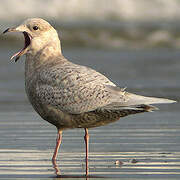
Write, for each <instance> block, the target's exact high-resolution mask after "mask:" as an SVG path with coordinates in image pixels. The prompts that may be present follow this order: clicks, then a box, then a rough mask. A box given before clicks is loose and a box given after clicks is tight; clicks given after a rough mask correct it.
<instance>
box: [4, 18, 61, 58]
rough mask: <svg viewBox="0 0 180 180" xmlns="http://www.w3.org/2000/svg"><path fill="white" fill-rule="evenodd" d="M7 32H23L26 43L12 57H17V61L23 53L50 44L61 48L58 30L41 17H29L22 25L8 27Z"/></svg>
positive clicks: (37, 49)
mask: <svg viewBox="0 0 180 180" xmlns="http://www.w3.org/2000/svg"><path fill="white" fill-rule="evenodd" d="M7 32H22V33H23V35H24V39H25V43H24V47H23V49H21V50H20V51H19V52H17V53H16V54H14V55H13V56H12V57H11V59H13V58H14V57H15V61H17V60H18V59H19V58H20V57H21V56H22V55H24V54H26V53H28V52H30V53H32V52H33V53H36V52H38V51H40V50H42V49H43V48H44V47H45V46H46V45H49V44H54V46H55V47H56V48H57V49H59V50H60V42H59V38H58V34H57V32H56V30H55V29H54V28H53V27H52V26H51V25H50V24H49V23H48V22H47V21H45V20H43V19H41V18H31V19H27V20H26V21H24V22H23V23H22V24H21V25H19V26H17V27H13V28H8V29H6V30H5V31H4V32H3V33H7Z"/></svg>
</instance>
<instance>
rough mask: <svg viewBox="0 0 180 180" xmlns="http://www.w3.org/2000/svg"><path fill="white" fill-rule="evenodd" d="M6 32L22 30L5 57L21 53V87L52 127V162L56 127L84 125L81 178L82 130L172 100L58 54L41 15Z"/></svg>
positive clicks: (58, 47) (52, 31)
mask: <svg viewBox="0 0 180 180" xmlns="http://www.w3.org/2000/svg"><path fill="white" fill-rule="evenodd" d="M7 32H22V33H23V35H24V39H25V45H24V47H23V48H22V49H21V50H20V51H19V52H17V53H16V54H14V55H13V56H12V57H11V59H13V58H15V62H16V61H17V60H18V59H19V58H20V57H21V56H22V55H24V54H25V55H26V60H25V89H26V94H27V97H28V99H29V101H30V103H31V104H32V106H33V108H34V109H35V111H36V112H37V113H38V114H39V115H40V116H41V117H42V118H43V119H44V120H46V121H48V122H49V123H51V124H53V125H54V126H56V128H57V132H58V133H57V141H56V147H55V150H54V154H53V157H52V161H53V162H55V161H56V157H57V154H58V149H59V147H60V144H61V140H62V131H64V130H66V129H74V128H84V130H85V136H84V140H85V145H86V176H88V151H89V150H88V149H89V134H88V129H89V128H93V127H98V126H103V125H107V124H109V123H112V122H115V121H117V120H119V119H120V118H122V117H125V116H127V115H131V114H136V113H142V112H151V111H154V110H157V108H156V107H155V106H152V104H161V103H174V102H175V101H173V100H169V99H164V98H155V97H145V96H141V95H136V94H133V93H129V92H127V91H126V89H123V88H120V87H118V86H116V85H115V84H114V83H113V82H111V81H110V80H109V79H108V78H107V77H105V76H104V75H102V74H101V73H99V72H97V71H95V70H93V69H91V68H89V67H86V66H81V65H78V64H74V63H72V62H70V61H69V60H67V59H66V58H65V57H64V56H63V55H62V52H61V44H60V39H59V37H58V33H57V31H56V30H55V29H54V28H53V27H52V26H51V25H50V24H49V23H48V22H47V21H45V20H43V19H41V18H30V19H27V20H25V21H24V22H23V23H22V24H21V25H19V26H17V27H13V28H8V29H7V30H5V31H4V33H7Z"/></svg>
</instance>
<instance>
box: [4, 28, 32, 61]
mask: <svg viewBox="0 0 180 180" xmlns="http://www.w3.org/2000/svg"><path fill="white" fill-rule="evenodd" d="M20 27H21V26H19V27H17V28H8V29H6V30H5V31H4V32H3V34H5V33H7V32H22V33H23V35H24V47H23V48H22V49H21V50H20V51H18V52H17V53H15V54H14V55H13V56H12V57H11V59H13V58H14V57H15V62H17V60H18V59H19V58H20V57H21V56H22V55H24V54H25V53H26V52H27V50H28V47H29V45H30V44H31V39H32V38H31V36H30V34H29V33H27V32H26V31H23V30H22V29H21V28H20Z"/></svg>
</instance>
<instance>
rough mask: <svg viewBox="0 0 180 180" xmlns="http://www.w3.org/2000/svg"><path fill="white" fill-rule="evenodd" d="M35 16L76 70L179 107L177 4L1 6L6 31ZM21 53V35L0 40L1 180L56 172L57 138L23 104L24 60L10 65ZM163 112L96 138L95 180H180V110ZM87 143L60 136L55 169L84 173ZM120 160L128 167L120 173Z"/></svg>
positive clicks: (116, 1) (67, 0) (92, 1)
mask: <svg viewBox="0 0 180 180" xmlns="http://www.w3.org/2000/svg"><path fill="white" fill-rule="evenodd" d="M32 17H41V18H43V19H45V20H47V21H48V22H50V24H51V25H52V26H54V27H55V28H56V29H57V31H58V33H59V36H60V38H61V43H62V49H63V54H64V56H65V57H67V58H68V59H69V60H71V61H72V62H74V63H78V64H82V65H87V66H89V67H92V68H93V69H96V70H97V71H100V72H101V73H103V74H104V75H106V76H107V77H109V78H110V79H111V80H112V81H113V82H115V83H116V84H117V85H118V86H120V87H122V88H123V87H127V91H130V92H134V93H138V94H141V95H146V96H156V97H166V98H170V99H174V100H177V101H179V100H180V93H179V92H180V52H179V49H180V0H151V1H147V0H46V1H45V0H38V1H36V0H24V1H19V0H1V1H0V32H3V31H4V30H5V29H7V28H8V27H13V26H17V25H19V24H20V23H22V21H24V20H25V19H27V18H32ZM23 44H24V38H23V35H22V34H19V33H9V34H6V35H0V167H1V168H0V177H1V178H2V177H4V178H5V177H10V176H12V177H13V178H15V177H17V178H18V177H30V178H32V177H37V176H38V177H49V176H51V175H52V174H53V173H54V170H53V168H52V165H51V162H50V159H51V155H52V152H53V148H54V145H55V136H56V129H55V127H53V126H52V125H50V124H49V123H47V122H45V121H43V120H42V119H41V118H40V117H39V116H38V115H37V114H36V113H35V112H34V110H33V109H32V107H31V105H30V104H29V102H28V100H27V97H26V94H25V90H24V60H25V57H21V59H20V60H19V61H18V62H17V63H14V62H13V61H10V60H9V59H10V57H11V56H12V55H13V54H14V53H15V52H17V51H18V50H19V49H20V48H22V47H23ZM158 107H159V108H160V111H157V112H154V113H144V114H138V115H134V116H128V117H126V118H123V119H121V120H120V121H118V122H116V123H113V124H110V125H108V126H104V127H99V128H94V129H90V136H91V138H90V151H91V154H90V159H91V161H90V164H91V165H90V166H91V168H90V172H91V173H92V174H98V175H100V174H101V175H103V176H106V177H126V178H127V177H131V178H137V179H138V178H139V177H142V178H143V179H145V178H147V177H151V178H153V177H166V178H167V177H168V176H170V177H175V178H177V179H179V176H180V172H179V168H180V158H179V157H180V141H179V139H180V121H179V117H180V112H179V109H180V106H179V103H176V104H170V105H162V106H158ZM83 135H84V133H83V131H82V130H81V129H77V130H69V131H67V132H66V131H65V132H64V137H63V144H62V148H61V153H60V154H59V156H60V159H61V161H58V163H59V164H60V165H61V169H62V173H64V174H68V173H70V174H82V173H83V172H84V169H83V158H84V155H83V154H82V152H84V144H83ZM75 152H76V155H75V154H74V153H75ZM7 153H8V157H7ZM63 153H64V154H63ZM68 153H69V154H68ZM78 153H79V154H78ZM134 158H135V159H136V160H137V163H135V164H133V163H131V162H133V161H131V160H132V159H134ZM116 160H120V161H122V162H123V166H122V167H121V166H119V165H118V166H117V165H115V161H116ZM29 167H31V168H29ZM47 169H48V171H47ZM147 174H148V176H146V175H147Z"/></svg>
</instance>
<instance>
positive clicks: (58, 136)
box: [52, 130, 62, 161]
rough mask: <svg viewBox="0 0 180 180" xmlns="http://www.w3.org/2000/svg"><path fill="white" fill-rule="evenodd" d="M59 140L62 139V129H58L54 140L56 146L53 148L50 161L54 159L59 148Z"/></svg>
mask: <svg viewBox="0 0 180 180" xmlns="http://www.w3.org/2000/svg"><path fill="white" fill-rule="evenodd" d="M61 140H62V131H60V130H58V134H57V140H56V147H55V150H54V154H53V157H52V161H56V157H57V154H58V150H59V147H60V145H61Z"/></svg>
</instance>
